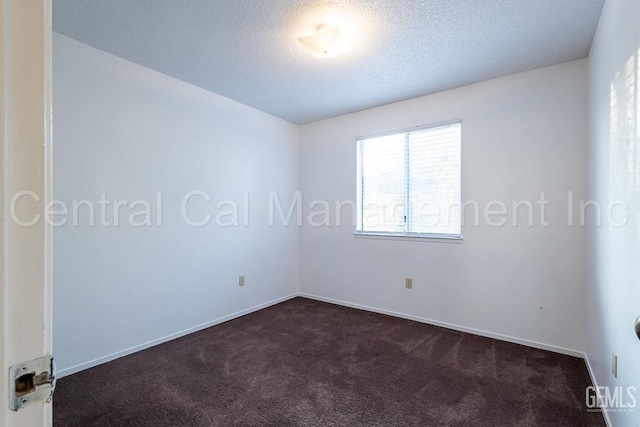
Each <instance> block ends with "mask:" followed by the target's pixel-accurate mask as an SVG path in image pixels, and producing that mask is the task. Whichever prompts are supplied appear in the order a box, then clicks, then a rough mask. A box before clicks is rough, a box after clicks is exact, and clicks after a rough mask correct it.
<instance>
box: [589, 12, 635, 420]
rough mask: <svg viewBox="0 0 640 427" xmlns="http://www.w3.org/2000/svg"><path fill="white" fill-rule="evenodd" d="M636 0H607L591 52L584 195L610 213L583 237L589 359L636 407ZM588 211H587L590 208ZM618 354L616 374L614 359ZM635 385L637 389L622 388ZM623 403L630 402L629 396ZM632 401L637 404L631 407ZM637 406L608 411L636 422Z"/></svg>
mask: <svg viewBox="0 0 640 427" xmlns="http://www.w3.org/2000/svg"><path fill="white" fill-rule="evenodd" d="M639 21H640V1H638V0H610V1H607V2H606V4H605V7H604V10H603V13H602V17H601V19H600V24H599V27H598V31H597V33H596V37H595V40H594V43H593V47H592V50H591V54H590V58H589V61H590V64H589V68H590V81H589V94H590V102H589V125H590V143H589V165H588V176H589V190H588V191H589V196H590V198H591V199H592V200H594V201H597V202H598V203H600V204H601V206H602V207H603V208H604V209H609V208H611V209H612V212H613V213H614V215H613V217H612V218H611V219H610V220H609V221H603V223H602V225H598V224H597V222H596V218H595V216H594V217H592V218H591V224H590V226H589V237H588V251H589V263H588V265H589V272H588V278H589V292H588V310H587V319H588V320H587V331H588V333H587V360H588V363H589V364H590V368H591V371H592V374H593V376H594V379H595V381H596V383H597V385H598V386H601V387H609V388H610V392H611V393H613V392H614V391H615V390H616V389H615V388H614V387H622V389H618V390H622V392H623V393H624V396H625V397H626V396H628V392H629V393H631V394H633V395H634V396H635V398H636V400H637V401H638V402H637V403H638V404H640V341H639V340H638V338H637V337H636V335H635V332H634V322H635V319H636V318H637V317H638V316H640V132H639V130H640V109H639V104H640V83H639V80H640V24H639ZM592 214H593V212H592ZM614 353H615V354H616V355H617V356H618V376H617V378H615V377H614V375H613V369H612V357H613V354H614ZM628 387H636V389H630V390H629V389H628ZM624 403H633V402H632V401H631V400H627V402H624ZM636 406H638V405H636ZM638 411H639V409H637V408H636V409H635V410H628V409H627V410H626V411H623V410H620V409H616V408H611V409H610V410H608V411H606V412H605V413H606V415H607V417H608V419H609V423H610V425H615V426H637V425H638V417H639V416H640V414H639V413H638Z"/></svg>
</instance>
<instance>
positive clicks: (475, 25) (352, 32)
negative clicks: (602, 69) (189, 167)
mask: <svg viewBox="0 0 640 427" xmlns="http://www.w3.org/2000/svg"><path fill="white" fill-rule="evenodd" d="M53 4H54V8H53V25H54V30H55V31H57V32H59V33H62V34H64V35H67V36H69V37H72V38H74V39H76V40H79V41H81V42H84V43H86V44H89V45H91V46H94V47H96V48H98V49H102V50H104V51H106V52H109V53H112V54H114V55H117V56H120V57H122V58H125V59H128V60H130V61H133V62H136V63H138V64H141V65H144V66H146V67H149V68H152V69H154V70H157V71H160V72H162V73H165V74H168V75H170V76H173V77H176V78H178V79H181V80H184V81H186V82H189V83H192V84H194V85H197V86H200V87H202V88H205V89H208V90H211V91H213V92H216V93H218V94H220V95H224V96H226V97H229V98H231V99H234V100H237V101H240V102H242V103H244V104H247V105H250V106H252V107H255V108H258V109H260V110H263V111H266V112H268V113H271V114H273V115H275V116H278V117H281V118H283V119H286V120H289V121H291V122H293V123H297V124H304V123H309V122H313V121H317V120H321V119H325V118H328V117H332V116H336V115H340V114H344V113H349V112H354V111H359V110H362V109H366V108H370V107H374V106H378V105H382V104H387V103H390V102H394V101H400V100H403V99H408V98H413V97H416V96H421V95H426V94H430V93H434V92H439V91H442V90H446V89H450V88H454V87H459V86H463V85H467V84H470V83H475V82H479V81H483V80H488V79H492V78H496V77H500V76H504V75H507V74H512V73H516V72H521V71H526V70H531V69H534V68H539V67H544V66H547V65H552V64H557V63H560V62H565V61H570V60H574V59H578V58H583V57H585V56H587V55H588V52H589V48H590V46H591V41H592V39H593V35H594V33H595V30H596V26H597V23H598V19H599V16H600V12H601V10H602V6H603V4H604V0H422V1H420V0H324V1H320V0H110V1H105V0H54V2H53ZM321 23H330V24H338V25H342V30H343V32H344V33H345V34H346V36H348V37H349V38H350V39H351V40H352V44H353V48H354V51H353V52H351V53H349V54H346V55H343V56H339V57H334V58H328V59H316V58H314V57H313V56H312V55H311V53H309V52H308V51H306V50H305V49H304V48H303V47H302V45H301V44H300V43H299V42H298V41H297V39H296V37H299V36H303V35H308V34H310V33H311V32H312V31H313V29H314V28H315V27H316V26H317V25H319V24H321Z"/></svg>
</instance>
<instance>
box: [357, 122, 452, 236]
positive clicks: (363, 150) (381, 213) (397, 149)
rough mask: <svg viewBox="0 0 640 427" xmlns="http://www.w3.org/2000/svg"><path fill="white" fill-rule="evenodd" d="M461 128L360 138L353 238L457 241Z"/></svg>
mask: <svg viewBox="0 0 640 427" xmlns="http://www.w3.org/2000/svg"><path fill="white" fill-rule="evenodd" d="M461 132H462V123H461V122H459V121H457V122H454V123H447V124H444V125H437V126H431V127H423V128H418V129H416V130H410V131H405V132H398V133H391V134H386V135H382V136H372V137H365V138H359V139H358V141H357V150H358V165H357V168H358V178H357V195H358V200H357V218H358V224H357V229H356V233H357V234H376V235H391V236H394V235H399V236H416V237H445V238H447V237H448V238H460V235H461V214H460V210H461V208H460V151H461V149H460V145H461Z"/></svg>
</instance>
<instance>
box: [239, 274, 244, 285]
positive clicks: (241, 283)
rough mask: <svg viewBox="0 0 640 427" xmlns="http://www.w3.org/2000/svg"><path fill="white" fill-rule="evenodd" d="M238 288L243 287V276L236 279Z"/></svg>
mask: <svg viewBox="0 0 640 427" xmlns="http://www.w3.org/2000/svg"><path fill="white" fill-rule="evenodd" d="M238 286H244V276H240V277H238Z"/></svg>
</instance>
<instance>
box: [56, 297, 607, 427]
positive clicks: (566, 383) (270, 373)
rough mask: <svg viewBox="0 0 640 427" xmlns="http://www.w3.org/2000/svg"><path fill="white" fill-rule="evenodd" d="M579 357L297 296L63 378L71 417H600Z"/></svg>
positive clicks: (192, 422)
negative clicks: (588, 398)
mask: <svg viewBox="0 0 640 427" xmlns="http://www.w3.org/2000/svg"><path fill="white" fill-rule="evenodd" d="M588 385H590V381H589V377H588V374H587V370H586V367H585V364H584V362H583V361H582V360H581V359H577V358H573V357H569V356H563V355H560V354H556V353H551V352H547V351H542V350H536V349H532V348H529V347H524V346H520V345H517V344H510V343H506V342H502V341H497V340H493V339H489V338H482V337H478V336H475V335H470V334H465V333H462V332H456V331H452V330H448V329H443V328H438V327H435V326H429V325H425V324H421V323H417V322H412V321H408V320H402V319H397V318H393V317H389V316H383V315H379V314H374V313H369V312H365V311H360V310H353V309H349V308H344V307H340V306H336V305H332V304H326V303H321V302H316V301H311V300H308V299H303V298H296V299H293V300H290V301H287V302H284V303H281V304H278V305H276V306H273V307H270V308H267V309H264V310H261V311H258V312H256V313H253V314H249V315H247V316H244V317H241V318H239V319H236V320H232V321H229V322H226V323H224V324H221V325H218V326H214V327H212V328H209V329H206V330H204V331H201V332H197V333H194V334H191V335H188V336H186V337H183V338H180V339H177V340H174V341H171V342H169V343H166V344H162V345H159V346H157V347H153V348H151V349H148V350H145V351H142V352H139V353H135V354H133V355H131V356H127V357H124V358H121V359H118V360H115V361H113V362H110V363H107V364H104V365H101V366H98V367H95V368H92V369H89V370H86V371H83V372H80V373H78V374H75V375H72V376H70V377H66V378H63V379H61V380H60V381H59V382H58V389H57V390H56V393H55V398H54V427H63V426H78V427H89V426H100V427H105V426H118V427H123V426H153V427H160V426H189V427H198V426H207V427H208V426H282V427H284V426H323V427H324V426H491V427H496V426H536V427H537V426H562V427H568V426H603V425H604V421H603V418H602V415H601V414H600V413H589V412H587V409H586V407H585V388H586V387H587V386H588Z"/></svg>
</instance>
